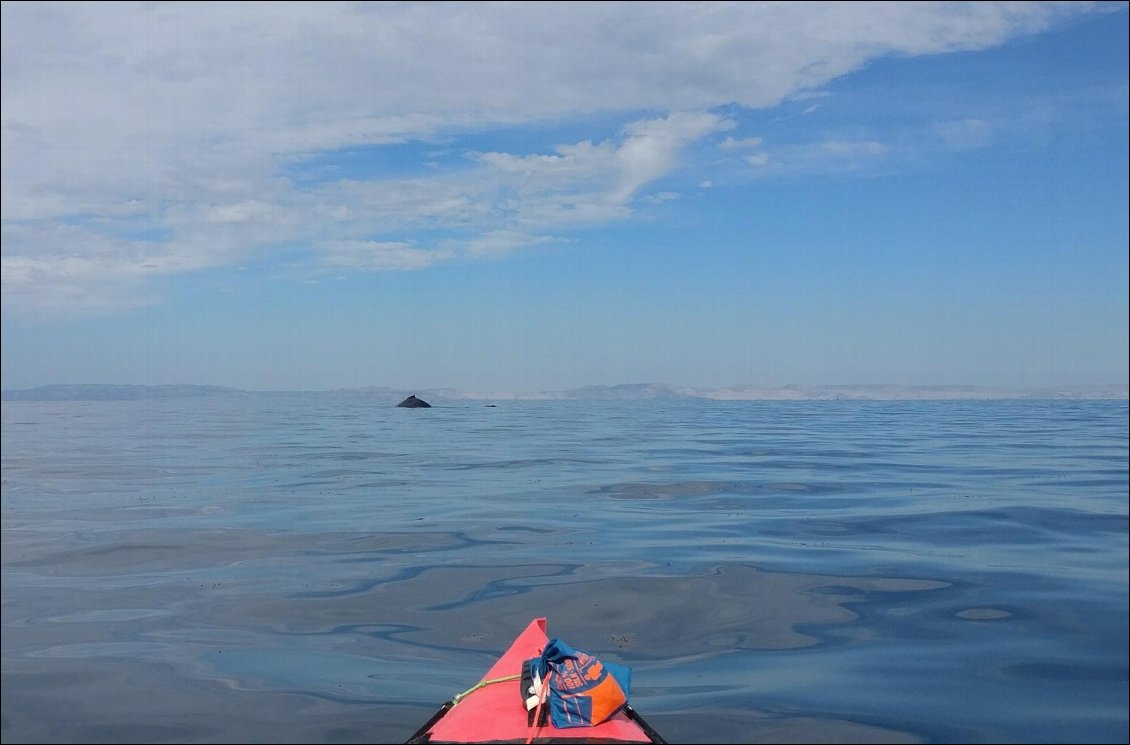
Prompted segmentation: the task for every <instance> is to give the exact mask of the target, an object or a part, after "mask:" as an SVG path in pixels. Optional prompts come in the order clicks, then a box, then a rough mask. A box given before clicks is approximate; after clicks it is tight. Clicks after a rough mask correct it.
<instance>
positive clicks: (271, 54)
mask: <svg viewBox="0 0 1130 745" xmlns="http://www.w3.org/2000/svg"><path fill="white" fill-rule="evenodd" d="M2 13H3V19H2V20H3V29H2V33H3V50H2V54H3V91H2V99H3V146H2V156H3V157H2V168H3V183H2V185H3V193H2V204H3V221H2V222H3V226H2V228H3V241H2V268H3V277H2V280H3V281H2V291H3V295H2V300H3V319H2V336H0V343H2V356H0V363H2V377H3V387H4V388H5V389H12V388H28V387H34V386H38V385H45V384H53V383H137V384H164V383H197V384H213V385H225V386H235V387H241V388H249V389H257V390H273V389H308V390H320V389H332V388H343V387H345V388H348V387H363V386H389V387H394V388H410V389H418V390H423V389H427V388H433V387H451V388H459V389H464V390H468V391H480V392H534V391H542V390H560V389H565V388H572V387H577V386H583V385H600V384H605V385H611V384H617V383H633V382H664V383H671V384H675V385H685V386H693V387H725V386H732V385H737V384H753V385H764V386H779V385H789V384H795V385H837V384H842V385H856V384H893V385H988V386H1007V387H1021V388H1027V387H1042V386H1064V385H1106V384H1125V383H1126V382H1127V377H1128V365H1127V357H1128V341H1127V339H1128V326H1127V317H1128V311H1130V302H1128V265H1127V243H1128V211H1127V203H1128V201H1130V195H1128V139H1130V135H1128V127H1127V119H1128V117H1127V96H1128V93H1127V91H1128V85H1127V78H1128V51H1127V48H1128V31H1127V29H1128V22H1127V5H1126V3H1099V4H1090V3H1065V4H1061V3H999V4H998V3H991V2H977V3H901V2H896V3H851V2H846V3H845V2H832V3H827V4H824V3H785V4H761V3H754V2H741V3H734V4H730V3H704V4H695V3H670V2H657V3H645V2H631V3H612V2H608V3H603V2H602V3H547V2H535V3H529V4H525V3H518V4H493V3H469V4H463V3H420V4H417V3H377V4H351V3H331V2H315V3H280V4H272V3H222V4H197V3H171V4H164V3H158V4H149V3H138V4H134V3H113V4H109V3H86V4H56V3H47V4H40V3H32V2H20V3H5V4H4V5H3V10H2Z"/></svg>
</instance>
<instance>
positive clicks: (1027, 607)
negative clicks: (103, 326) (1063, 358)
mask: <svg viewBox="0 0 1130 745" xmlns="http://www.w3.org/2000/svg"><path fill="white" fill-rule="evenodd" d="M3 442H4V448H3V629H2V631H3V635H2V645H3V697H2V703H0V706H2V709H3V737H4V741H5V742H9V741H10V742H47V741H55V742H63V741H66V742H152V743H157V742H185V741H192V742H232V741H235V742H245V741H272V742H283V741H288V742H363V741H369V742H381V741H392V742H395V741H402V740H404V739H405V738H406V737H407V736H408V735H409V734H411V733H412V732H413V731H414V730H415V729H416V728H417V727H418V726H419V725H420V724H421V723H422V722H423V721H424V720H425V719H426V718H427V717H428V716H430V714H431V712H432V711H433V710H434V709H435V707H436V706H438V705H439V704H440V703H441V702H442V701H444V700H446V699H447V698H450V696H451V695H453V694H454V693H456V692H458V691H461V690H464V689H465V688H467V687H469V686H470V685H471V684H472V683H473V682H474V681H475V680H477V679H478V677H479V676H480V675H481V674H482V673H483V672H484V671H485V670H486V668H487V667H488V666H489V665H490V663H491V662H492V660H493V659H494V657H495V656H496V655H497V653H498V652H500V651H501V650H502V649H503V648H504V647H505V646H506V645H507V644H508V643H509V641H510V640H511V638H512V637H513V636H514V635H515V634H516V633H517V632H519V631H520V630H521V629H522V628H524V627H525V625H526V624H527V623H528V622H529V620H530V619H531V618H533V617H536V616H546V617H548V619H549V627H550V633H551V635H556V636H560V637H561V638H562V639H564V640H565V641H567V642H568V643H570V644H572V645H574V646H577V647H580V648H582V649H588V650H590V651H594V652H598V653H600V654H601V655H602V656H606V657H607V658H609V659H613V660H616V661H619V662H622V663H624V664H628V665H630V666H631V667H632V668H633V691H632V697H633V703H634V705H635V706H636V708H637V709H639V710H640V711H641V712H642V713H644V715H645V716H646V717H647V718H648V720H649V721H650V722H651V723H652V724H653V725H655V726H656V728H657V729H659V731H660V732H661V733H663V734H664V735H665V736H667V737H668V738H669V739H670V740H672V741H684V742H757V741H772V742H784V741H795V742H818V741H837V742H924V741H964V742H999V741H1010V740H1011V741H1029V742H1035V741H1071V742H1104V741H1125V739H1126V736H1127V705H1126V700H1127V502H1126V493H1127V407H1126V402H1121V401H1119V402H1111V401H1106V402H1101V401H1100V402H1077V401H1065V402H1016V401H1011V402H983V401H980V402H926V403H910V402H892V403H874V402H872V403H862V402H788V403H764V402H708V401H694V402H630V403H615V404H610V403H607V402H603V403H600V404H599V405H596V404H591V403H578V402H521V403H508V404H505V405H500V406H499V407H497V408H485V407H482V406H478V405H475V404H473V403H470V404H466V405H463V404H461V403H452V404H448V405H437V406H435V407H434V408H432V409H429V410H404V409H396V408H393V407H389V406H388V405H386V404H382V403H374V402H372V401H367V400H363V399H362V400H346V399H341V398H338V397H332V396H307V397H298V396H293V395H289V396H288V395H281V394H280V395H279V396H260V397H252V398H247V399H197V400H191V401H173V402H169V401H130V402H91V403H84V402H66V403H31V402H28V403H23V402H20V403H9V402H5V404H4V407H3ZM59 712H66V716H60V714H59ZM205 712H206V715H204V714H203V713H205Z"/></svg>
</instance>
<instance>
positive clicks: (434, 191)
mask: <svg viewBox="0 0 1130 745" xmlns="http://www.w3.org/2000/svg"><path fill="white" fill-rule="evenodd" d="M1091 7H1092V6H1091V4H1087V3H1066V4H1061V3H1010V2H1004V3H993V2H983V3H841V2H829V3H784V4H778V3H750V2H736V3H725V2H718V3H691V4H688V3H671V2H625V3H620V2H606V3H550V2H547V3H541V2H539V3H517V4H512V3H460V2H452V3H371V4H367V3H362V4H357V3H346V2H341V3H337V2H316V3H315V2H308V3H302V2H299V3H207V4H200V3H38V2H20V3H4V4H3V5H2V6H0V8H2V9H0V13H2V31H0V33H2V42H3V43H2V50H0V54H2V69H3V73H2V74H3V86H2V92H0V99H2V109H3V116H2V118H3V122H2V143H0V162H2V163H3V170H2V174H0V206H2V211H3V220H4V223H5V240H4V244H3V250H2V256H3V259H4V274H3V292H4V299H5V307H6V310H7V309H10V308H19V307H40V306H47V305H51V306H61V305H64V304H67V303H70V304H71V305H72V306H73V307H76V308H81V307H82V306H83V305H84V303H85V304H86V306H87V307H107V306H114V305H130V304H133V303H134V302H136V301H138V299H139V298H140V297H145V298H146V300H147V299H148V296H143V295H135V294H134V293H137V292H139V291H140V288H141V287H143V286H144V282H145V281H146V279H147V278H150V277H153V276H158V275H163V274H168V273H173V272H179V271H191V270H194V269H196V268H201V267H209V266H217V265H221V264H223V263H225V262H234V261H242V260H244V259H245V258H246V257H247V256H248V255H250V254H251V253H253V252H255V251H260V250H269V249H270V247H271V246H272V245H273V244H274V243H277V242H280V241H286V242H288V243H294V242H295V241H300V240H306V241H309V242H310V243H312V244H314V243H316V242H317V241H319V240H322V239H325V238H326V237H327V236H328V243H327V244H325V245H326V246H332V247H333V248H327V249H326V250H327V254H326V256H327V260H330V261H335V262H337V263H339V264H341V265H346V266H364V267H366V268H373V267H379V266H389V267H395V268H413V267H416V268H418V267H423V266H427V265H429V264H430V263H434V262H435V261H439V260H444V259H447V258H450V257H451V256H453V255H479V254H489V253H493V251H489V250H484V248H483V247H485V246H489V245H491V243H492V239H491V238H490V237H491V236H495V237H496V238H495V239H496V240H497V237H498V236H505V235H507V233H506V232H505V231H513V235H519V234H521V235H525V234H528V235H530V236H531V239H530V242H531V243H536V242H537V240H538V238H537V232H536V231H537V230H539V229H543V228H552V229H558V228H565V227H568V226H570V225H574V224H577V225H579V224H593V223H598V222H601V221H606V220H612V219H622V218H624V217H627V216H629V215H630V214H631V200H632V199H633V198H635V197H636V196H637V195H638V194H639V193H640V191H641V190H642V189H644V188H645V187H647V186H648V185H652V184H655V183H656V182H657V181H658V180H660V179H662V178H663V177H664V176H665V175H667V174H669V173H671V172H672V171H673V170H674V169H676V168H678V167H679V164H680V157H681V155H682V154H683V153H684V152H685V149H686V148H687V147H688V146H689V145H691V144H693V143H695V142H697V141H699V140H701V139H702V138H704V137H707V136H708V135H710V134H713V133H717V132H721V131H725V129H726V128H728V127H729V126H730V124H729V120H728V119H726V118H724V117H720V116H718V115H716V114H713V113H709V112H710V110H711V109H712V108H714V107H719V106H734V105H736V106H739V107H746V108H759V107H770V106H774V105H776V104H778V103H780V102H782V101H784V100H787V99H794V98H804V97H807V96H811V95H815V94H818V93H819V92H820V91H819V89H820V87H821V86H822V85H824V84H825V83H827V82H829V81H830V80H833V79H835V78H836V77H838V76H842V75H844V74H846V73H849V72H851V71H853V70H855V69H858V68H859V67H860V66H862V65H864V64H866V63H867V62H868V61H870V60H873V59H875V58H877V57H880V56H883V55H889V54H903V55H916V54H935V53H940V52H946V51H954V50H972V49H980V48H985V47H989V46H992V45H995V44H999V43H1001V42H1003V41H1005V40H1007V39H1009V38H1012V37H1014V36H1016V35H1018V34H1024V33H1031V32H1035V31H1039V30H1041V29H1043V28H1046V27H1048V26H1049V25H1050V24H1052V23H1054V22H1056V21H1057V20H1058V19H1060V18H1062V17H1064V16H1067V15H1070V14H1073V13H1078V12H1084V11H1088V10H1090V9H1091ZM1095 7H1097V8H1100V9H1101V8H1103V7H1104V6H1102V5H1101V4H1100V5H1097V6H1095ZM617 111H619V112H625V115H626V116H627V115H629V114H628V112H639V111H652V112H661V113H660V114H659V115H657V116H655V117H654V118H649V119H646V120H641V121H638V122H636V123H634V124H630V125H629V126H628V127H627V128H626V129H625V131H624V132H623V136H622V138H619V139H611V140H608V141H604V142H600V143H599V144H593V143H592V142H576V143H572V144H568V145H561V146H559V147H558V148H557V149H556V150H554V151H553V152H552V153H550V154H547V155H534V156H531V155H515V154H511V153H501V152H500V153H485V154H480V155H479V156H478V157H479V163H480V165H482V166H483V168H481V169H479V170H478V171H476V172H475V173H474V174H473V175H472V174H463V175H453V174H443V173H442V172H437V173H436V174H434V175H429V177H427V178H422V177H421V178H404V177H401V178H397V179H395V180H393V179H385V180H377V181H372V182H370V181H365V180H364V179H360V178H359V179H355V180H353V181H345V182H341V183H339V184H331V185H323V186H318V187H309V188H304V187H301V186H297V185H295V184H293V183H291V182H289V181H288V180H287V179H285V178H283V177H281V175H280V174H281V173H282V172H283V171H282V168H283V166H284V165H285V164H287V163H292V162H294V161H295V160H296V159H300V158H302V157H303V156H306V155H311V154H316V153H318V152H320V151H327V150H330V151H332V150H335V149H340V148H346V147H351V146H356V145H363V144H366V145H372V144H380V143H392V142H404V141H409V140H432V139H435V140H439V139H441V138H444V137H448V136H450V135H452V134H458V133H462V132H470V131H479V130H483V129H485V128H488V127H497V126H509V125H519V124H522V123H527V122H545V121H552V120H557V119H566V118H569V119H577V118H579V117H585V116H589V115H594V114H596V113H600V112H603V113H607V112H617ZM666 112H674V113H670V114H667V113H666ZM967 134H968V132H967ZM943 136H944V132H943ZM747 141H748V140H742V141H739V140H734V142H735V143H738V142H747ZM874 144H875V143H872V145H874ZM858 145H859V144H857V148H858V149H856V150H854V151H852V157H860V156H868V155H871V156H873V155H876V154H878V152H876V151H870V152H869V151H868V148H867V146H866V143H864V146H862V147H858ZM844 152H845V153H846V152H847V151H846V150H845V151H844ZM774 155H775V154H774ZM421 172H423V164H421ZM84 221H85V222H88V223H89V224H90V225H97V230H94V229H91V230H86V231H83V230H77V231H74V232H72V233H67V231H66V230H64V229H63V227H62V226H65V225H67V224H68V223H70V224H74V223H76V222H78V223H82V222H84ZM405 225H414V226H421V225H433V226H444V227H447V228H452V227H458V228H459V229H460V230H461V231H462V233H463V235H465V236H466V239H465V245H464V247H463V249H464V250H463V252H462V254H460V253H459V252H455V253H452V252H451V251H450V249H443V250H441V249H429V250H424V249H420V248H416V247H414V246H412V245H408V244H402V243H398V242H396V241H381V240H377V241H375V242H371V241H369V238H371V237H373V236H377V237H379V236H380V235H382V233H381V232H380V231H383V230H394V229H397V228H400V227H403V226H405ZM9 229H13V230H18V231H22V235H21V238H20V239H19V240H11V241H10V240H9V238H8V236H9V235H10V234H12V233H11V230H9ZM138 233H162V234H164V235H166V236H167V237H166V238H164V239H162V240H153V239H151V240H138V239H136V238H135V237H132V236H135V235H137V234H138ZM502 243H505V241H503V242H502ZM318 245H322V244H318ZM499 245H501V244H499ZM516 245H529V243H526V242H524V240H523V241H516ZM60 246H65V251H63V252H60ZM476 247H477V248H476ZM63 256H65V257H66V258H65V259H64V258H62V257H63ZM350 262H356V263H353V264H351V263H350ZM139 266H140V267H151V268H150V269H138V267H139ZM79 275H81V276H83V277H84V279H82V280H81V281H79V280H76V279H75V277H77V276H79ZM99 283H102V284H99ZM115 293H121V294H122V296H121V297H120V298H118V299H117V300H116V301H115V299H114V295H115Z"/></svg>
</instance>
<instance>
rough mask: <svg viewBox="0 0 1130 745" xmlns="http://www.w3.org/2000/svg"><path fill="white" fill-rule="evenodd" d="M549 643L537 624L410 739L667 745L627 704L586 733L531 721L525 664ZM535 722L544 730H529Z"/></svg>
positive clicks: (538, 620) (542, 627)
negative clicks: (526, 701) (523, 685)
mask: <svg viewBox="0 0 1130 745" xmlns="http://www.w3.org/2000/svg"><path fill="white" fill-rule="evenodd" d="M548 642H549V638H548V636H547V635H546V619H544V618H535V619H534V620H533V621H531V622H530V624H529V625H528V626H527V627H526V629H525V631H523V632H522V633H521V634H519V635H518V637H517V638H516V639H515V640H514V642H513V643H512V644H511V645H510V648H509V649H507V650H506V651H505V652H504V653H503V654H502V656H501V657H499V658H498V661H497V662H495V663H494V665H493V666H492V667H491V668H490V669H489V670H488V671H487V672H486V674H485V675H484V676H483V678H482V680H480V681H479V682H478V683H476V684H475V685H474V686H472V687H471V688H469V689H468V690H466V691H464V692H463V693H460V694H459V695H457V696H454V697H452V699H451V700H450V701H448V702H446V703H445V704H444V705H443V706H442V707H440V709H439V711H437V712H436V713H435V715H434V716H433V717H432V718H431V719H430V720H428V722H427V723H426V724H424V726H422V727H421V728H420V729H419V730H417V731H416V733H415V734H414V735H412V736H411V737H410V738H408V740H407V743H408V745H416V744H417V743H508V742H511V743H512V742H518V743H571V744H573V745H576V744H577V743H636V742H645V743H665V742H666V741H665V740H664V739H663V738H662V737H660V736H659V734H658V733H657V732H656V731H655V730H654V729H652V727H651V725H649V724H648V723H647V722H645V721H644V720H643V718H642V717H641V716H640V715H639V714H637V713H636V711H635V709H633V708H632V707H631V706H630V705H629V704H627V703H625V704H624V705H623V706H622V707H621V708H620V709H619V710H618V711H617V712H616V713H615V714H613V715H612V716H611V717H609V718H608V719H606V720H604V721H603V722H600V723H599V724H594V725H591V726H585V727H572V728H567V729H565V728H560V727H556V726H554V725H553V723H552V721H544V719H545V718H544V717H541V716H540V708H541V707H540V706H539V711H538V712H536V713H534V715H533V717H531V716H530V714H529V713H528V712H527V710H526V706H525V705H524V703H523V699H524V698H525V696H524V695H523V694H524V693H525V691H522V690H521V683H520V682H519V681H520V680H521V677H522V672H523V669H522V666H523V663H524V662H526V661H527V660H530V659H531V658H536V657H538V656H539V655H541V654H542V651H543V650H544V649H545V648H546V644H547V643H548ZM533 720H539V721H544V723H542V724H540V725H539V724H537V723H534V724H530V722H531V721H533Z"/></svg>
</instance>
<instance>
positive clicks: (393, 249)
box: [319, 241, 452, 270]
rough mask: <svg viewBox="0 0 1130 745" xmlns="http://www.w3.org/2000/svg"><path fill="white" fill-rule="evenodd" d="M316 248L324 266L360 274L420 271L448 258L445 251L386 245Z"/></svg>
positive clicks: (352, 243) (342, 244)
mask: <svg viewBox="0 0 1130 745" xmlns="http://www.w3.org/2000/svg"><path fill="white" fill-rule="evenodd" d="M319 248H320V249H321V252H322V257H323V261H324V262H325V263H326V264H327V265H329V266H333V267H343V268H349V269H363V270H390V269H400V270H410V269H423V268H424V267H427V266H431V265H432V264H435V263H437V262H440V261H445V260H447V259H450V258H451V257H452V252H451V251H450V250H448V249H443V248H435V249H422V248H416V247H415V246H413V245H411V244H409V243H397V242H389V241H332V242H326V243H323V244H320V245H319Z"/></svg>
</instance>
